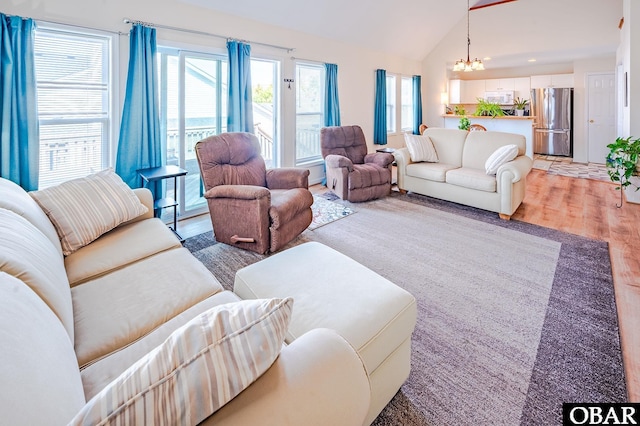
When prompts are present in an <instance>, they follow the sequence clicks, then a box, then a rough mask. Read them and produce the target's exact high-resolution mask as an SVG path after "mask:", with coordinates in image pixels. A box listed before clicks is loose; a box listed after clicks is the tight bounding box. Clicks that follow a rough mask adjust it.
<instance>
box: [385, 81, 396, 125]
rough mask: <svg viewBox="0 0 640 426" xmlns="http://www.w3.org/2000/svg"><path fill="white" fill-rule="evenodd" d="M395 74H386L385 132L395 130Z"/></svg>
mask: <svg viewBox="0 0 640 426" xmlns="http://www.w3.org/2000/svg"><path fill="white" fill-rule="evenodd" d="M396 102H397V101H396V76H395V75H389V74H387V133H395V132H396Z"/></svg>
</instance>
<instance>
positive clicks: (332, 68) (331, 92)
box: [324, 64, 340, 126]
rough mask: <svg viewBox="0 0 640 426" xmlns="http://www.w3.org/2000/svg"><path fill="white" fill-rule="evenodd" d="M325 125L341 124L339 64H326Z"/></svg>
mask: <svg viewBox="0 0 640 426" xmlns="http://www.w3.org/2000/svg"><path fill="white" fill-rule="evenodd" d="M324 69H325V84H324V125H325V126H339V125H340V100H339V99H338V66H337V65H336V64H324Z"/></svg>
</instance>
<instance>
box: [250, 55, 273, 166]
mask: <svg viewBox="0 0 640 426" xmlns="http://www.w3.org/2000/svg"><path fill="white" fill-rule="evenodd" d="M279 75H280V63H279V62H276V61H270V60H266V59H251V86H252V87H251V89H252V94H251V101H252V104H253V126H254V133H255V135H256V136H257V137H258V140H259V141H260V148H261V154H262V158H264V162H265V164H266V166H267V168H268V169H269V168H274V167H277V166H278V164H279V163H280V161H278V148H279V144H278V140H279V132H278V117H279V114H278V111H279V102H278V93H279V90H278V89H279V86H278V82H279V81H280V78H279V77H278V76H279Z"/></svg>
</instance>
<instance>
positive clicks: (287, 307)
mask: <svg viewBox="0 0 640 426" xmlns="http://www.w3.org/2000/svg"><path fill="white" fill-rule="evenodd" d="M292 308H293V299H292V298H287V299H257V300H243V301H240V302H236V303H228V304H225V305H220V306H216V307H214V308H212V309H210V310H208V311H206V312H203V313H202V314H200V315H198V316H197V317H195V318H194V319H192V320H191V321H189V322H188V323H187V324H185V325H184V326H182V327H180V328H179V329H177V330H176V331H174V332H173V333H172V334H171V335H170V336H169V337H168V338H167V340H166V341H165V342H164V343H162V344H161V345H160V346H158V347H157V348H155V349H153V350H152V351H151V352H149V353H148V354H147V355H145V356H144V357H143V358H141V359H140V360H138V361H137V362H136V363H135V364H133V365H132V366H131V367H129V368H128V369H126V370H125V371H124V372H123V373H122V374H120V376H118V377H117V378H116V379H115V380H113V381H112V382H111V383H109V385H107V386H106V387H105V388H104V389H103V390H102V391H100V393H98V394H97V395H95V396H94V397H93V398H91V399H90V400H89V401H88V402H87V404H86V405H85V406H84V407H83V408H82V410H81V411H80V412H79V413H78V414H77V415H76V417H75V418H74V419H73V420H72V421H71V423H70V424H72V425H89V424H91V425H95V424H101V425H112V424H113V425H116V424H132V425H158V424H185V425H187V424H189V425H195V424H198V423H200V422H202V421H203V420H204V419H206V418H207V417H209V416H210V415H211V414H213V413H214V412H216V411H217V410H218V409H219V408H220V407H222V406H223V405H225V404H226V403H227V402H229V401H231V400H232V399H233V398H234V397H235V396H236V395H238V394H239V393H240V392H242V391H243V390H244V389H245V388H247V387H248V386H249V385H250V384H251V383H253V382H254V381H255V380H256V379H257V378H258V377H260V376H261V375H262V374H263V373H264V372H265V371H267V370H268V369H269V367H271V365H272V364H273V362H274V361H275V360H276V358H277V357H278V355H279V353H280V349H281V348H282V343H283V342H284V338H285V335H286V332H287V328H288V326H289V320H290V318H291V311H292Z"/></svg>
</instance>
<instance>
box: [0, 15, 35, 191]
mask: <svg viewBox="0 0 640 426" xmlns="http://www.w3.org/2000/svg"><path fill="white" fill-rule="evenodd" d="M34 31H35V23H34V22H33V20H32V19H22V18H21V17H19V16H7V15H4V14H2V13H0V176H2V177H3V178H6V179H9V180H11V181H13V182H15V183H17V184H18V185H20V186H22V187H23V188H24V189H26V190H27V191H32V190H36V189H38V168H39V155H40V146H39V143H40V136H39V130H38V100H37V97H36V71H35V64H34V53H33V44H34Z"/></svg>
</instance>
